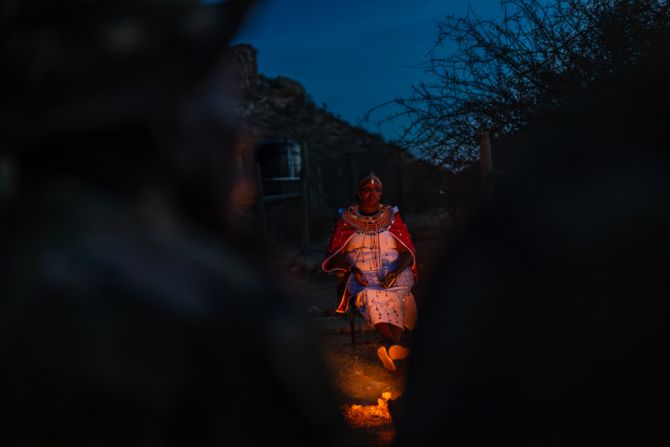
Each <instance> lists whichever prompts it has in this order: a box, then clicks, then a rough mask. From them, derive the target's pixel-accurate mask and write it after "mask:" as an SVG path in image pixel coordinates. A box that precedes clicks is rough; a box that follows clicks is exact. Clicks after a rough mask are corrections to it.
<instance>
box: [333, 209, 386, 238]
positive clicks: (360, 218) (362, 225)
mask: <svg viewBox="0 0 670 447" xmlns="http://www.w3.org/2000/svg"><path fill="white" fill-rule="evenodd" d="M342 218H343V219H344V221H345V222H346V223H348V224H349V225H351V226H352V227H354V228H355V229H356V231H358V232H359V233H364V234H377V233H381V232H382V231H385V230H388V229H389V228H390V227H391V224H392V223H393V208H392V207H390V206H388V205H379V212H378V213H377V214H375V215H373V216H364V215H362V214H360V212H359V211H358V205H351V206H350V207H349V208H347V209H346V210H345V211H344V213H342Z"/></svg>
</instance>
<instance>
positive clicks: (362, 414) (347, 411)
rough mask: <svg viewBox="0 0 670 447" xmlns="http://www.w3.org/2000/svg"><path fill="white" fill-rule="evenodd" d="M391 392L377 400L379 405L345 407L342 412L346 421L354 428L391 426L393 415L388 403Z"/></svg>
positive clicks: (385, 393) (384, 393) (386, 392)
mask: <svg viewBox="0 0 670 447" xmlns="http://www.w3.org/2000/svg"><path fill="white" fill-rule="evenodd" d="M389 399H391V392H390V391H385V392H383V393H382V397H381V398H378V399H377V405H356V404H353V405H344V406H343V407H342V412H343V413H344V419H345V420H346V421H347V423H348V424H349V425H351V426H352V427H354V428H372V427H379V426H383V425H391V424H392V421H391V413H389V406H388V401H389Z"/></svg>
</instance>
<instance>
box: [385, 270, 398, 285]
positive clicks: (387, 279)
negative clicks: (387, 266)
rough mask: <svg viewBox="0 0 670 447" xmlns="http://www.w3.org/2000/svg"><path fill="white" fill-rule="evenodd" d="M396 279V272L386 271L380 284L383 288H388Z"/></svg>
mask: <svg viewBox="0 0 670 447" xmlns="http://www.w3.org/2000/svg"><path fill="white" fill-rule="evenodd" d="M396 279H398V274H397V273H396V272H388V273H387V274H386V275H384V280H383V281H382V285H383V286H384V288H385V289H388V288H389V287H391V286H392V285H393V284H394V283H395V280H396Z"/></svg>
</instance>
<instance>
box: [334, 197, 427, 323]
mask: <svg viewBox="0 0 670 447" xmlns="http://www.w3.org/2000/svg"><path fill="white" fill-rule="evenodd" d="M392 212H393V219H392V221H391V225H390V226H389V227H388V228H387V229H388V230H389V231H390V232H391V234H392V235H393V237H394V238H395V239H396V240H397V241H398V242H400V243H401V244H402V245H403V246H404V247H405V248H406V249H407V250H409V252H410V253H412V267H411V269H412V273H413V275H414V280H415V281H416V280H417V279H418V274H417V269H416V251H415V249H414V243H413V242H412V237H411V236H410V234H409V231H408V230H407V226H406V225H405V222H403V220H402V218H401V217H400V213H399V212H398V209H397V208H395V207H394V208H393V211H392ZM355 232H356V228H354V227H353V226H352V225H351V224H350V223H348V222H346V221H345V220H344V218H343V217H342V216H340V217H339V218H338V219H337V222H336V223H335V227H333V231H332V232H331V234H330V240H329V241H328V252H327V257H326V259H325V260H324V261H323V262H322V263H321V268H322V269H323V271H324V272H333V271H337V270H339V271H346V270H344V269H343V268H336V267H330V265H329V264H330V260H331V258H332V257H333V256H335V255H336V254H337V253H338V252H339V251H341V250H343V249H344V248H345V247H346V246H347V243H348V242H349V240H350V239H351V238H352V237H353V236H354V233H355ZM345 280H346V278H345ZM346 298H347V290H346V288H345V290H344V293H343V295H342V297H341V299H340V305H339V306H338V308H337V311H336V312H338V313H344V312H346V311H347V309H348V307H349V300H348V299H346Z"/></svg>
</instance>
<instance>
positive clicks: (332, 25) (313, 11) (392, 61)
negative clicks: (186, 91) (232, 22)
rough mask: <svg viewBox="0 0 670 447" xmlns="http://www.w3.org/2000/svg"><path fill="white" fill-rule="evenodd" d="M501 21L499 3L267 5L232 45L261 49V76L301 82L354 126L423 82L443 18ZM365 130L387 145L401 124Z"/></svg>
mask: <svg viewBox="0 0 670 447" xmlns="http://www.w3.org/2000/svg"><path fill="white" fill-rule="evenodd" d="M468 9H470V10H471V11H474V13H475V14H476V15H478V16H480V17H486V18H490V17H497V16H499V15H500V2H499V0H470V1H466V0H453V1H439V0H414V1H403V0H338V1H332V0H274V1H273V0H265V1H262V0H261V1H259V2H258V3H257V6H256V9H255V10H254V11H253V13H252V15H251V16H250V17H249V19H248V20H247V22H246V24H245V26H244V27H243V29H242V30H241V32H240V33H239V34H238V35H237V36H236V38H235V40H234V43H241V42H245V43H250V44H251V45H253V46H254V47H256V48H257V49H258V52H259V53H258V64H259V70H260V72H261V73H263V74H265V75H266V76H269V77H275V76H280V75H281V76H287V77H289V78H292V79H295V80H296V81H298V82H300V83H301V84H302V85H303V86H304V87H305V88H306V89H307V91H308V92H309V94H310V95H311V97H312V98H313V99H314V101H315V102H316V103H317V104H319V105H321V104H323V103H326V104H327V105H328V110H329V111H331V112H332V113H334V114H336V115H340V116H341V117H342V118H343V119H345V120H346V121H348V122H350V123H352V124H358V123H359V122H360V120H361V119H362V118H363V116H364V115H365V113H366V112H367V111H368V110H369V109H371V108H372V107H374V106H377V105H379V104H382V103H384V102H386V101H389V100H392V99H394V98H396V97H398V96H407V95H409V93H410V91H411V85H412V84H414V83H417V82H419V81H420V80H422V79H426V76H425V74H424V71H423V69H421V68H418V65H419V64H421V63H422V62H424V61H425V60H426V59H427V57H428V52H429V51H430V49H431V48H432V46H433V44H434V43H435V38H436V35H437V26H436V21H437V20H440V19H441V18H443V17H444V16H446V15H448V14H453V15H456V16H462V15H465V14H466V13H467V11H468ZM387 113H391V109H390V108H389V109H388V110H386V111H385V110H382V111H381V112H377V113H376V114H375V115H374V116H373V120H372V121H371V122H367V123H363V124H362V125H363V126H364V127H365V128H367V129H369V130H370V131H372V132H377V133H381V134H382V135H383V136H384V137H385V138H386V139H389V140H392V139H394V137H396V136H397V135H398V133H399V130H400V126H401V123H400V122H396V123H390V124H383V125H382V126H377V124H376V122H375V121H376V120H375V119H374V118H375V117H376V118H381V117H382V116H384V115H386V114H387Z"/></svg>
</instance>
